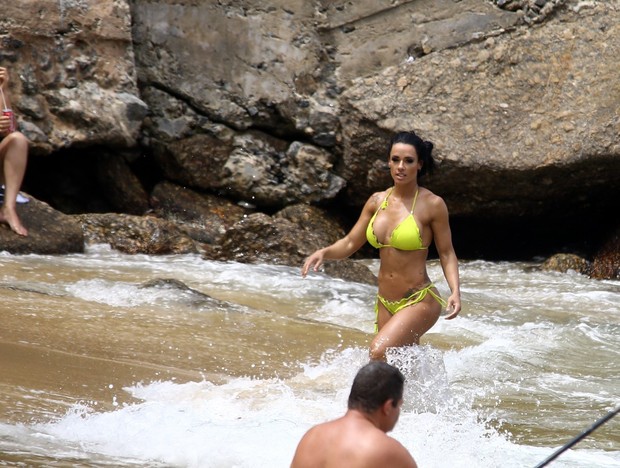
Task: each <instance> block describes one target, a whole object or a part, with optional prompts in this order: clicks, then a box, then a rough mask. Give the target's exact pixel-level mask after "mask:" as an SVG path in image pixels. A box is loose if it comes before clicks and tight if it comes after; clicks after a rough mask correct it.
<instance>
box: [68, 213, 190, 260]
mask: <svg viewBox="0 0 620 468" xmlns="http://www.w3.org/2000/svg"><path fill="white" fill-rule="evenodd" d="M72 218H74V219H75V221H76V222H78V223H80V225H81V226H82V229H83V230H84V238H85V240H86V243H88V244H109V245H110V246H111V247H112V248H113V249H116V250H119V251H120V252H123V253H127V254H150V255H163V254H185V253H196V252H198V250H199V249H198V246H197V245H196V243H195V242H194V241H193V240H192V239H191V238H190V237H189V236H187V235H186V234H184V233H183V232H182V231H181V230H180V229H179V228H178V227H177V226H175V225H174V223H171V222H170V221H167V220H164V219H159V218H155V217H152V216H131V215H125V214H115V213H105V214H83V215H73V216H72Z"/></svg>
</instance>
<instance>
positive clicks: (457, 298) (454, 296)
mask: <svg viewBox="0 0 620 468" xmlns="http://www.w3.org/2000/svg"><path fill="white" fill-rule="evenodd" d="M431 228H432V230H433V237H434V241H435V247H437V253H438V254H439V261H440V262H441V268H442V269H443V274H444V276H445V277H446V281H447V282H448V286H450V291H451V294H450V297H448V306H447V310H448V312H449V314H448V315H447V316H446V319H448V320H450V319H453V318H454V317H456V316H457V315H458V313H459V312H460V311H461V287H460V280H459V262H458V259H457V258H456V253H455V252H454V247H453V245H452V232H451V231H450V220H449V215H448V207H447V206H446V203H445V202H444V201H443V199H442V198H441V197H437V198H436V199H435V200H433V217H432V221H431Z"/></svg>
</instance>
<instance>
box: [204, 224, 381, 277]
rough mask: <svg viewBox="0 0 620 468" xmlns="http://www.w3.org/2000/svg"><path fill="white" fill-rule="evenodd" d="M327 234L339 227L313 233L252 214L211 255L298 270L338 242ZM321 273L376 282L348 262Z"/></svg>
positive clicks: (331, 264)
mask: <svg viewBox="0 0 620 468" xmlns="http://www.w3.org/2000/svg"><path fill="white" fill-rule="evenodd" d="M325 222H326V221H325V219H322V220H321V221H320V223H322V224H323V223H325ZM330 231H331V232H333V233H336V232H339V231H340V227H339V226H334V227H332V228H330V229H329V231H327V232H326V231H324V230H320V229H319V230H316V231H313V230H311V229H310V228H309V225H308V224H303V225H299V224H296V223H294V222H292V221H290V220H289V219H286V218H284V217H283V216H277V217H271V216H268V215H266V214H264V213H255V214H252V215H250V216H248V217H247V218H244V219H243V220H241V221H240V222H238V223H237V224H235V225H234V226H233V227H232V228H231V229H229V230H228V231H227V232H226V234H225V235H224V238H223V239H222V242H221V244H220V248H219V249H218V251H217V253H216V254H213V253H212V254H211V255H213V258H215V259H217V260H232V261H237V262H242V263H272V264H276V265H288V266H291V267H294V268H299V269H300V270H301V267H302V265H303V262H304V260H305V259H306V257H307V256H308V255H310V254H311V253H312V252H314V251H315V250H317V249H319V248H321V247H325V246H326V245H328V244H329V243H331V242H333V241H334V240H336V239H337V238H333V239H331V240H329V239H328V237H331V236H330V235H329V232H330ZM324 271H325V273H327V274H332V276H334V277H338V278H342V279H346V280H348V281H356V282H362V283H369V284H374V283H375V281H376V278H375V276H374V275H373V274H372V272H371V271H370V270H369V269H368V268H367V267H366V266H364V265H361V264H360V263H357V262H355V261H353V260H349V259H347V260H341V261H339V262H327V263H326V264H325V267H324Z"/></svg>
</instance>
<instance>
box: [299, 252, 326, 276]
mask: <svg viewBox="0 0 620 468" xmlns="http://www.w3.org/2000/svg"><path fill="white" fill-rule="evenodd" d="M323 250H324V249H321V250H317V251H316V252H314V253H313V254H312V255H310V256H309V257H308V258H307V259H306V261H305V263H304V266H303V268H302V269H301V276H303V277H304V278H305V277H306V275H307V274H308V271H309V270H310V269H312V271H318V270H319V267H320V266H321V265H322V264H323V255H324V253H323Z"/></svg>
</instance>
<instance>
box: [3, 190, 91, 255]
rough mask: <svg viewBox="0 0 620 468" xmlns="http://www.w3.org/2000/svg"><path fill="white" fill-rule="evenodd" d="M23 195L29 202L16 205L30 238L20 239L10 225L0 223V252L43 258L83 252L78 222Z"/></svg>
mask: <svg viewBox="0 0 620 468" xmlns="http://www.w3.org/2000/svg"><path fill="white" fill-rule="evenodd" d="M22 196H23V197H26V198H27V199H28V202H27V203H18V204H17V214H18V215H19V217H20V219H21V221H22V224H23V225H24V226H25V227H26V228H27V229H28V236H26V237H23V236H19V235H17V234H15V233H14V232H13V231H11V229H10V228H9V226H8V225H7V224H0V251H6V252H10V253H13V254H43V255H50V254H51V255H60V254H70V253H81V252H83V251H84V235H83V233H82V227H81V226H80V224H79V223H78V222H76V220H75V219H73V218H72V217H71V216H68V215H65V214H63V213H61V212H59V211H56V210H54V209H53V208H52V207H50V206H49V205H48V204H47V203H44V202H42V201H40V200H37V199H35V198H33V197H31V196H30V195H28V194H26V193H22Z"/></svg>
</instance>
